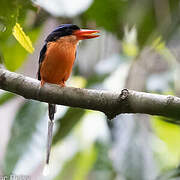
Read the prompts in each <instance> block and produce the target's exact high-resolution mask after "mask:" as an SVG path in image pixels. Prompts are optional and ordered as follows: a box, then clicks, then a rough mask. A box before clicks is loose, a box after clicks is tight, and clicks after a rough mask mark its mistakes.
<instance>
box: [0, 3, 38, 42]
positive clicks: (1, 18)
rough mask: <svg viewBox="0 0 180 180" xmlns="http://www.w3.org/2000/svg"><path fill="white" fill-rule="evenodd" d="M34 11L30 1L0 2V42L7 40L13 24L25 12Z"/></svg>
mask: <svg viewBox="0 0 180 180" xmlns="http://www.w3.org/2000/svg"><path fill="white" fill-rule="evenodd" d="M29 9H35V8H34V7H33V5H32V2H31V1H30V0H13V1H12V0H1V6H0V40H1V41H2V39H7V37H8V36H9V35H10V34H11V33H12V28H13V26H14V25H15V23H16V22H17V21H19V20H21V18H22V17H23V16H24V15H25V14H26V12H27V10H29Z"/></svg>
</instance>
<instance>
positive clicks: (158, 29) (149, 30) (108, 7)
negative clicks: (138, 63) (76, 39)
mask: <svg viewBox="0 0 180 180" xmlns="http://www.w3.org/2000/svg"><path fill="white" fill-rule="evenodd" d="M161 3H163V2H159V3H158V4H159V7H161ZM166 3H167V6H163V5H162V11H161V12H159V13H157V8H158V6H157V4H156V3H154V0H148V1H144V0H138V1H125V0H104V1H100V0H95V1H94V2H93V4H92V5H91V7H90V8H89V9H88V10H87V11H86V12H85V13H84V14H83V18H84V22H85V23H87V24H88V22H89V20H90V21H95V24H96V25H97V26H100V27H103V28H104V29H105V30H107V31H109V32H112V33H113V34H114V35H116V36H117V37H118V38H120V39H122V38H123V36H124V27H125V26H128V27H130V28H131V27H133V26H135V27H136V29H137V33H138V36H137V38H138V44H139V46H140V47H141V48H142V47H143V46H144V45H147V43H148V44H149V43H151V42H152V41H153V40H154V38H156V37H158V36H159V35H161V36H162V37H163V38H164V39H165V40H167V39H168V38H169V37H170V36H171V35H173V33H174V31H175V30H177V26H178V25H179V17H180V13H179V1H178V0H174V1H172V0H168V1H167V2H166ZM162 12H163V13H162ZM168 18H169V19H172V20H169V21H167V19H168Z"/></svg>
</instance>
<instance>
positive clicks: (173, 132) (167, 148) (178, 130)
mask: <svg viewBox="0 0 180 180" xmlns="http://www.w3.org/2000/svg"><path fill="white" fill-rule="evenodd" d="M170 122H171V123H170ZM152 127H153V129H154V132H155V133H156V135H157V136H158V137H159V138H160V139H161V140H162V141H163V142H164V144H162V143H160V144H157V146H158V147H157V148H158V150H157V155H158V157H159V160H160V162H161V164H162V166H163V168H164V169H166V168H170V167H171V168H172V167H176V166H177V165H178V164H179V162H180V146H179V139H180V126H179V125H177V124H175V123H174V124H173V121H172V120H169V119H167V118H165V117H159V116H155V117H153V121H152ZM160 151H161V152H160Z"/></svg>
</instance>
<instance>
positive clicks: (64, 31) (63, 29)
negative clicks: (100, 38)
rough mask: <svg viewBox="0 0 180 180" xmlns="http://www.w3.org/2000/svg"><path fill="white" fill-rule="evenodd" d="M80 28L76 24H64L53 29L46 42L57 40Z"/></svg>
mask: <svg viewBox="0 0 180 180" xmlns="http://www.w3.org/2000/svg"><path fill="white" fill-rule="evenodd" d="M78 29H80V28H79V27H78V26H76V25H75V24H62V25H60V26H58V27H57V28H56V29H54V31H52V32H51V33H50V34H49V35H48V37H47V38H46V40H45V41H46V42H51V41H56V40H57V39H59V38H60V37H63V36H68V35H72V33H73V32H74V31H75V30H78Z"/></svg>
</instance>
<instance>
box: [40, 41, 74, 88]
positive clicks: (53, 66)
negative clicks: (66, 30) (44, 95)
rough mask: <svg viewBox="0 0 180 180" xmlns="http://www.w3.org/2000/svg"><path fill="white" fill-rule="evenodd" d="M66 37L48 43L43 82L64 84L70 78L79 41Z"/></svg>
mask: <svg viewBox="0 0 180 180" xmlns="http://www.w3.org/2000/svg"><path fill="white" fill-rule="evenodd" d="M66 38H68V37H65V38H62V39H60V40H59V41H56V42H50V43H48V47H47V51H46V54H45V59H44V61H43V62H42V65H41V69H40V74H41V79H42V82H48V83H53V84H60V85H62V86H63V85H64V83H65V81H66V80H67V79H68V78H69V76H70V74H71V71H72V66H73V64H74V60H75V53H76V45H77V42H71V41H69V40H67V39H66Z"/></svg>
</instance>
